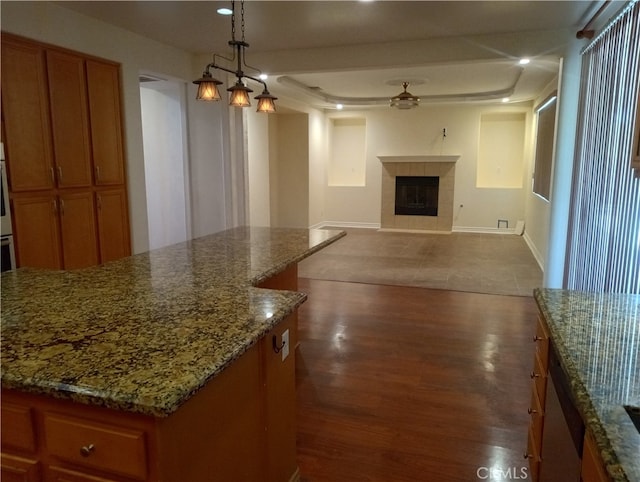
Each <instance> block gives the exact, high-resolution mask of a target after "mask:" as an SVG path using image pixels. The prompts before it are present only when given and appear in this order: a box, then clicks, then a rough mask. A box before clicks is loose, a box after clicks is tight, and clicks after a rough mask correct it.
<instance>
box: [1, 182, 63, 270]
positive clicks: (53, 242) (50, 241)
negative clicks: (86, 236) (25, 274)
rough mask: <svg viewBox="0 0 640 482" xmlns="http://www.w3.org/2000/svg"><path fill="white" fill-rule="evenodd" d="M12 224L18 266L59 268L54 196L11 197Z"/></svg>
mask: <svg viewBox="0 0 640 482" xmlns="http://www.w3.org/2000/svg"><path fill="white" fill-rule="evenodd" d="M13 222H14V226H15V228H16V233H15V242H16V256H17V258H18V260H17V265H18V266H19V267H24V266H29V267H32V268H53V269H60V268H62V259H61V255H60V230H59V227H58V202H57V199H56V197H55V196H53V195H43V196H22V197H14V199H13Z"/></svg>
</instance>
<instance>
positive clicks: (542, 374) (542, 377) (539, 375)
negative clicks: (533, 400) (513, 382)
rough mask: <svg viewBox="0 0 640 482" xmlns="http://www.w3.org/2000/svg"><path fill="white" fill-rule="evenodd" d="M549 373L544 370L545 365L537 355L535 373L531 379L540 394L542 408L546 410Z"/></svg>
mask: <svg viewBox="0 0 640 482" xmlns="http://www.w3.org/2000/svg"><path fill="white" fill-rule="evenodd" d="M547 375H548V373H547V371H546V370H545V369H544V368H543V364H542V362H541V361H540V358H539V357H538V354H537V353H536V356H535V357H534V362H533V371H532V372H531V375H530V376H531V379H532V380H533V386H534V387H535V389H536V392H537V393H538V400H539V401H540V406H541V407H542V408H544V402H545V398H546V393H547V378H548V377H547Z"/></svg>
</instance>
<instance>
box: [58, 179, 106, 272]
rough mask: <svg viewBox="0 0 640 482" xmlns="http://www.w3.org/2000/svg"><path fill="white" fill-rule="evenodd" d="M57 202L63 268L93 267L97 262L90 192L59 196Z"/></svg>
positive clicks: (94, 222)
mask: <svg viewBox="0 0 640 482" xmlns="http://www.w3.org/2000/svg"><path fill="white" fill-rule="evenodd" d="M59 203H60V204H59V206H60V227H61V230H62V259H63V261H64V268H65V269H76V268H86V267H88V266H95V265H96V264H98V262H99V259H98V239H97V235H96V216H95V207H94V203H93V193H92V192H91V191H87V192H81V193H74V194H64V195H60V199H59Z"/></svg>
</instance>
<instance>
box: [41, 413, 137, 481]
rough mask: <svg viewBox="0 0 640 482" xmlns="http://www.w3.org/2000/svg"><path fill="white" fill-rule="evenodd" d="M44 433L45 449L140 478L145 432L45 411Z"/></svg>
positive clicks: (68, 457)
mask: <svg viewBox="0 0 640 482" xmlns="http://www.w3.org/2000/svg"><path fill="white" fill-rule="evenodd" d="M44 432H45V434H44V437H45V441H46V445H47V448H48V451H49V453H50V454H51V455H52V456H54V457H57V458H59V459H61V460H64V461H67V462H71V463H74V464H78V465H82V466H86V467H91V468H96V469H100V470H105V471H108V472H113V473H116V474H121V475H127V476H129V477H134V478H136V479H144V478H146V475H147V456H146V443H145V433H144V432H143V431H141V430H132V429H128V428H124V427H118V426H114V425H107V424H99V423H94V422H89V421H87V420H83V419H79V418H72V417H65V416H62V415H54V414H47V415H45V418H44Z"/></svg>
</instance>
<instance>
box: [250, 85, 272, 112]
mask: <svg viewBox="0 0 640 482" xmlns="http://www.w3.org/2000/svg"><path fill="white" fill-rule="evenodd" d="M254 98H255V99H256V100H257V101H258V108H257V109H256V112H264V113H266V114H273V113H274V112H275V111H276V105H275V103H274V102H273V101H274V100H277V99H278V98H277V97H275V96H273V95H271V94H270V93H269V91H268V90H267V88H266V87H265V89H264V90H263V91H262V94H260V95H256V96H255V97H254Z"/></svg>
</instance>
